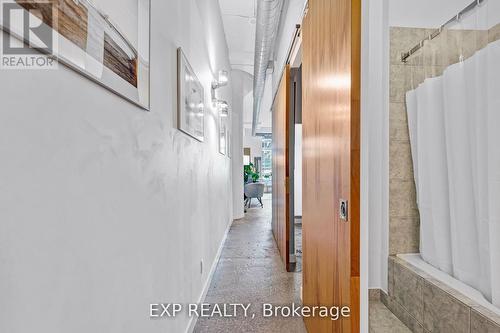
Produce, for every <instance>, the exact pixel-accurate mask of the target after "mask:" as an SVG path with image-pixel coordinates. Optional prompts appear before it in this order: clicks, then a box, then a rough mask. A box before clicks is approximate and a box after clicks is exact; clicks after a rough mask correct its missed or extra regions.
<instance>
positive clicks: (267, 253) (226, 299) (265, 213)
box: [194, 195, 411, 333]
mask: <svg viewBox="0 0 500 333" xmlns="http://www.w3.org/2000/svg"><path fill="white" fill-rule="evenodd" d="M263 203H264V208H260V206H258V205H257V204H256V203H254V206H253V207H252V208H250V209H248V211H247V213H246V216H245V218H243V219H241V220H238V221H235V222H234V223H233V225H232V226H231V229H230V231H229V234H228V237H227V240H226V242H225V244H224V248H223V250H222V254H221V258H220V261H219V263H218V265H217V269H216V271H215V273H214V276H213V279H212V282H211V285H210V289H209V291H208V294H207V297H206V299H205V303H211V304H219V305H221V306H222V304H224V303H243V304H248V303H251V304H252V305H251V307H250V310H249V313H255V318H251V317H244V316H242V315H240V316H238V317H235V318H200V319H198V322H197V324H196V327H195V329H194V332H196V333H211V332H217V333H219V332H221V333H223V332H231V333H232V332H262V333H280V332H286V333H306V332H307V331H306V329H305V326H304V323H303V321H302V319H301V318H282V317H277V318H264V317H263V316H262V313H261V308H262V303H272V304H274V305H291V304H292V303H293V302H295V303H296V304H300V303H301V302H300V286H301V279H302V275H301V274H302V273H301V272H300V270H301V269H299V270H298V272H294V273H288V272H286V271H285V269H284V266H283V263H282V262H281V258H280V256H279V252H278V248H277V247H276V243H275V241H274V238H273V235H272V231H271V197H270V195H266V196H265V197H264V199H263ZM297 236H298V237H300V236H301V229H298V230H297ZM297 245H298V247H299V248H301V246H300V245H301V242H300V243H299V244H297ZM300 268H301V267H300ZM409 332H411V331H410V330H409V329H408V328H407V327H406V326H404V325H403V324H402V323H401V322H400V321H399V320H398V318H396V316H394V314H392V312H391V311H389V310H388V309H387V308H386V307H385V306H384V304H382V303H381V302H380V301H371V302H370V333H409Z"/></svg>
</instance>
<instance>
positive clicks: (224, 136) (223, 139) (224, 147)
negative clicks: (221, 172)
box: [219, 115, 227, 155]
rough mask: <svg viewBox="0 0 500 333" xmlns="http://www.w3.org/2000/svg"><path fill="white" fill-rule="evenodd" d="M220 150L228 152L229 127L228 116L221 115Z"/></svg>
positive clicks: (222, 152)
mask: <svg viewBox="0 0 500 333" xmlns="http://www.w3.org/2000/svg"><path fill="white" fill-rule="evenodd" d="M219 123H220V125H219V152H220V153H221V154H222V155H226V154H227V127H226V118H225V117H221V116H220V115H219Z"/></svg>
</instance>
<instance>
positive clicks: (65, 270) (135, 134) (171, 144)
mask: <svg viewBox="0 0 500 333" xmlns="http://www.w3.org/2000/svg"><path fill="white" fill-rule="evenodd" d="M151 19H152V22H151V27H152V34H151V53H152V55H151V62H152V65H151V74H152V77H151V89H152V90H151V112H145V111H143V110H141V109H139V108H138V107H136V106H134V105H132V104H130V103H128V102H126V101H125V100H123V99H121V98H119V97H117V96H116V95H114V94H112V93H111V92H109V91H108V90H105V89H103V88H102V87H100V86H98V85H96V84H94V83H92V82H91V81H89V80H87V79H85V78H83V77H82V76H80V75H78V74H77V73H75V72H74V71H72V70H69V69H67V68H65V67H63V66H61V68H60V69H59V70H57V71H2V73H1V75H0V91H1V93H0V94H1V101H2V112H0V156H1V157H0V158H1V160H2V162H1V163H0V175H1V176H0V271H1V272H3V273H2V274H1V275H0V295H2V296H1V297H0V332H9V333H25V332H40V333H45V332H50V333H52V332H71V333H79V332H82V333H88V332H107V333H114V332H116V333H127V332H130V333H137V332H183V331H184V330H186V328H187V327H188V324H189V322H188V318H187V317H185V316H181V317H178V318H176V319H171V320H150V319H149V317H148V314H149V304H150V303H154V302H181V303H187V302H197V301H198V300H199V298H200V295H201V293H202V290H203V287H204V285H205V283H206V282H207V278H208V275H209V271H210V267H211V265H212V263H213V261H214V258H215V256H216V253H217V251H218V249H219V245H220V242H221V240H222V238H223V235H224V233H225V231H226V228H227V226H228V225H229V223H230V222H231V219H232V206H233V205H232V200H231V199H232V186H231V177H232V172H231V161H230V160H229V159H228V158H227V157H224V156H222V155H221V154H219V153H218V141H217V140H218V139H217V137H218V136H217V116H216V112H215V110H213V109H211V108H208V109H207V113H206V120H205V125H206V134H205V136H206V140H205V142H204V143H199V142H197V141H195V140H193V139H191V138H189V137H188V136H186V135H185V134H183V133H181V132H179V131H178V130H177V129H176V128H175V127H176V126H175V110H176V48H177V47H178V46H182V47H183V48H184V51H185V53H186V55H187V57H188V58H189V59H190V61H191V64H192V66H193V68H194V69H195V71H196V73H197V74H198V77H199V78H200V79H201V80H202V82H203V84H204V86H205V88H206V99H207V104H209V103H208V102H209V95H210V90H209V88H210V82H211V80H212V73H215V72H216V71H217V70H219V69H226V70H229V69H230V67H229V63H228V55H227V47H226V42H225V39H224V33H223V28H222V22H221V18H220V13H219V9H218V4H217V2H216V1H205V0H169V1H152V10H151ZM221 94H222V97H223V98H225V99H227V100H228V101H231V87H230V86H228V87H226V88H224V89H222V90H221ZM240 149H241V147H240ZM201 260H203V262H204V271H203V274H201V273H200V261H201Z"/></svg>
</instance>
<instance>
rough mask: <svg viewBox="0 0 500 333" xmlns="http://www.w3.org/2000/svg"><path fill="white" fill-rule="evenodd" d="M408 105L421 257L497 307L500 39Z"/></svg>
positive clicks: (411, 95) (416, 93)
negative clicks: (419, 225) (476, 290)
mask: <svg viewBox="0 0 500 333" xmlns="http://www.w3.org/2000/svg"><path fill="white" fill-rule="evenodd" d="M406 103H407V111H408V125H409V130H410V141H411V149H412V156H413V165H414V171H415V183H416V187H417V197H418V207H419V210H420V220H421V221H420V223H421V235H420V237H421V249H420V251H421V255H422V258H423V259H424V260H426V261H427V262H429V263H430V264H432V265H433V266H435V267H437V268H439V269H441V270H443V271H445V272H447V273H450V274H451V275H453V276H455V277H456V278H457V279H459V280H461V281H463V282H464V283H467V284H469V285H470V286H472V287H474V288H476V289H478V290H479V291H481V292H482V293H483V295H484V296H485V298H487V299H488V300H490V301H491V302H492V303H493V304H494V305H496V306H499V307H500V41H497V42H494V43H491V44H489V45H488V46H487V47H486V48H484V49H483V50H481V51H478V52H477V53H476V54H474V55H473V56H472V57H470V58H469V59H467V60H465V61H463V62H461V63H458V64H454V65H452V66H450V67H448V68H447V69H446V70H445V71H444V74H443V75H442V76H439V77H436V78H432V79H427V80H425V81H424V82H423V83H422V84H421V85H420V86H419V87H418V88H417V89H415V90H413V91H410V92H408V93H407V95H406Z"/></svg>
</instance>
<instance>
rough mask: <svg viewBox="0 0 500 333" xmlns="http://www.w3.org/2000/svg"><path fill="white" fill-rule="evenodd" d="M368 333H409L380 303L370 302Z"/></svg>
mask: <svg viewBox="0 0 500 333" xmlns="http://www.w3.org/2000/svg"><path fill="white" fill-rule="evenodd" d="M369 326H370V333H410V332H411V331H410V330H409V329H408V327H406V326H405V325H404V324H403V323H402V322H401V321H400V320H399V319H398V318H397V317H396V316H395V315H394V314H393V313H392V312H391V311H390V310H389V309H387V308H386V307H385V306H384V304H383V303H381V302H380V301H376V302H370V325H369Z"/></svg>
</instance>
